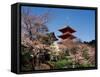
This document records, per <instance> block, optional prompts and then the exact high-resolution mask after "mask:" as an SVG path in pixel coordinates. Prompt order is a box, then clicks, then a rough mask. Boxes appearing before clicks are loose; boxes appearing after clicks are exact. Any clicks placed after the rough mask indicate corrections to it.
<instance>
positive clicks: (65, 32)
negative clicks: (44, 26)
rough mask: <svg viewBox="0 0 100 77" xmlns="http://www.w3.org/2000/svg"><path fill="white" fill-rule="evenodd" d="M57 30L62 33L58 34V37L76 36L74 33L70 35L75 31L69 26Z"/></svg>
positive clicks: (72, 37)
mask: <svg viewBox="0 0 100 77" xmlns="http://www.w3.org/2000/svg"><path fill="white" fill-rule="evenodd" d="M59 31H60V32H62V35H60V36H58V37H59V38H61V39H63V40H64V39H74V38H76V37H75V36H74V35H72V33H74V32H76V31H75V30H74V29H72V28H71V27H69V26H67V27H64V28H62V29H59Z"/></svg>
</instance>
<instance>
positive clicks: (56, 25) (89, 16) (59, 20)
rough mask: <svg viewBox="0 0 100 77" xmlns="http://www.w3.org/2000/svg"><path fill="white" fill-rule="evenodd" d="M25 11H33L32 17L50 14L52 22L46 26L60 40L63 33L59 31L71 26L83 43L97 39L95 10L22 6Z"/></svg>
mask: <svg viewBox="0 0 100 77" xmlns="http://www.w3.org/2000/svg"><path fill="white" fill-rule="evenodd" d="M23 9H31V13H30V14H32V15H42V14H44V13H47V12H48V13H49V14H50V21H49V22H48V23H47V24H46V25H47V27H48V29H49V31H50V32H54V33H55V35H56V37H57V38H58V36H59V35H61V32H59V31H58V30H59V29H61V28H62V27H65V26H70V27H71V28H73V29H74V30H76V32H75V33H73V35H74V36H76V37H77V38H78V39H80V40H81V41H91V40H94V39H95V10H82V9H81V10H80V9H67V8H66V9H62V8H45V7H30V6H22V8H21V10H23Z"/></svg>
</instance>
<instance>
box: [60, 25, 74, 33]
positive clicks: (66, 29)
mask: <svg viewBox="0 0 100 77" xmlns="http://www.w3.org/2000/svg"><path fill="white" fill-rule="evenodd" d="M59 31H60V32H62V33H65V32H70V33H74V32H76V31H75V30H74V29H72V28H71V27H69V26H66V27H64V28H61V29H59Z"/></svg>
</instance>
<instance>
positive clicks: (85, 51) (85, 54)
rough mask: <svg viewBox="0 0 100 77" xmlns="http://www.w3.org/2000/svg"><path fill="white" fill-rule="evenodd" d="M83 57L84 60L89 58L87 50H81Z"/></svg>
mask: <svg viewBox="0 0 100 77" xmlns="http://www.w3.org/2000/svg"><path fill="white" fill-rule="evenodd" d="M83 57H84V58H85V59H88V58H89V56H88V49H84V50H83Z"/></svg>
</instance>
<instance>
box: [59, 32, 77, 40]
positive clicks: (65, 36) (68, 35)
mask: <svg viewBox="0 0 100 77" xmlns="http://www.w3.org/2000/svg"><path fill="white" fill-rule="evenodd" d="M58 37H59V38H61V39H68V38H69V39H74V38H76V37H75V36H74V35H71V34H70V33H66V34H63V35H60V36H58Z"/></svg>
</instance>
